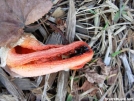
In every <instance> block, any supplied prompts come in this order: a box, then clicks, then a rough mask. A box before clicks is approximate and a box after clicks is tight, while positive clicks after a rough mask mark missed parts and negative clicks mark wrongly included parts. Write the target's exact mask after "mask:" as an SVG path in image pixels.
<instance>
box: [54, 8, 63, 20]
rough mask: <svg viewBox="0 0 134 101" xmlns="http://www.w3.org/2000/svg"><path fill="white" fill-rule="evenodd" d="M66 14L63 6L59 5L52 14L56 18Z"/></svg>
mask: <svg viewBox="0 0 134 101" xmlns="http://www.w3.org/2000/svg"><path fill="white" fill-rule="evenodd" d="M64 14H65V12H64V11H63V9H62V8H61V7H58V8H57V9H56V10H55V11H54V12H53V14H52V16H53V17H55V18H59V17H62V16H63V15H64Z"/></svg>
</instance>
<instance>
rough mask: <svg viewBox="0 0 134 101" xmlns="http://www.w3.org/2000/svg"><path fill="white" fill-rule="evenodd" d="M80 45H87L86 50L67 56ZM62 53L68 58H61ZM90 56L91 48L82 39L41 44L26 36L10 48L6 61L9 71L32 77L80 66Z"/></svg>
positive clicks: (89, 58) (91, 53) (90, 57)
mask: <svg viewBox="0 0 134 101" xmlns="http://www.w3.org/2000/svg"><path fill="white" fill-rule="evenodd" d="M82 46H85V47H87V48H88V50H87V51H85V52H84V53H82V54H79V55H75V56H72V57H69V56H70V54H74V53H75V51H76V50H77V49H78V48H80V47H82ZM63 55H65V56H67V57H69V58H65V59H63V58H62V56H63ZM92 57H93V51H92V49H91V48H90V47H89V46H88V45H87V44H86V43H85V42H83V41H76V42H73V43H71V44H68V45H43V44H42V43H40V42H39V41H37V40H36V39H35V38H31V37H26V38H25V39H24V42H22V43H21V44H20V45H18V46H16V47H14V48H12V49H10V51H9V52H8V55H7V59H6V62H7V65H8V67H9V68H10V70H11V71H13V72H15V73H17V74H19V75H21V76H23V77H33V76H41V75H45V74H49V73H53V72H58V71H61V70H66V69H79V68H82V67H83V66H84V65H85V64H86V63H87V62H89V61H90V60H91V59H92Z"/></svg>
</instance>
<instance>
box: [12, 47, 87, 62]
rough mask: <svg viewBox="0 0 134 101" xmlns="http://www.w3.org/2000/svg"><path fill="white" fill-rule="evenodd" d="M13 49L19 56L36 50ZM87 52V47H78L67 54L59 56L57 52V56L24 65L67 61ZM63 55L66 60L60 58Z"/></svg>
mask: <svg viewBox="0 0 134 101" xmlns="http://www.w3.org/2000/svg"><path fill="white" fill-rule="evenodd" d="M14 49H15V52H16V54H20V55H21V54H29V53H33V52H36V50H33V49H29V48H25V47H22V46H16V47H14ZM40 51H45V50H40ZM87 51H89V48H88V47H87V46H79V47H76V48H75V49H74V50H71V51H68V52H67V53H64V54H61V53H60V52H59V54H58V55H57V56H54V57H49V58H40V59H38V60H34V61H33V60H31V62H28V63H26V64H35V63H36V64H38V63H44V62H49V61H57V60H62V59H67V58H71V57H74V56H78V55H81V54H83V53H85V52H87ZM63 55H64V56H66V58H62V57H63Z"/></svg>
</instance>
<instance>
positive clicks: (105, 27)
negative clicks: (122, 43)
mask: <svg viewBox="0 0 134 101" xmlns="http://www.w3.org/2000/svg"><path fill="white" fill-rule="evenodd" d="M107 27H108V22H107V23H106V24H105V26H104V28H103V30H106V29H107Z"/></svg>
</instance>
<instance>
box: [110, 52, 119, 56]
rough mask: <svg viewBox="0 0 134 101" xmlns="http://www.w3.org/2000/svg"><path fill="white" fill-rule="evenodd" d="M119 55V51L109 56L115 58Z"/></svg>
mask: <svg viewBox="0 0 134 101" xmlns="http://www.w3.org/2000/svg"><path fill="white" fill-rule="evenodd" d="M120 53H121V51H117V52H114V53H112V54H111V56H112V57H115V56H117V55H118V54H120Z"/></svg>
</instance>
